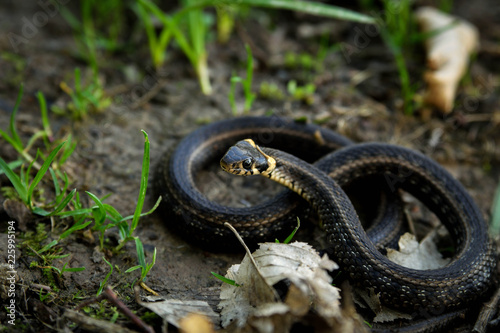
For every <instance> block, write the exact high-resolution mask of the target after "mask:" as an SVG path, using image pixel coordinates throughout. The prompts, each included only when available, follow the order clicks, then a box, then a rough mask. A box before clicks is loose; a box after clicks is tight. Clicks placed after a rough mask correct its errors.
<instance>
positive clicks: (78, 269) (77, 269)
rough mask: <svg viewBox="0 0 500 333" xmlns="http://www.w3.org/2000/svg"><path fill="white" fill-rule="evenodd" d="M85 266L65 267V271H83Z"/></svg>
mask: <svg viewBox="0 0 500 333" xmlns="http://www.w3.org/2000/svg"><path fill="white" fill-rule="evenodd" d="M84 270H85V267H73V268H64V271H63V273H64V272H81V271H84Z"/></svg>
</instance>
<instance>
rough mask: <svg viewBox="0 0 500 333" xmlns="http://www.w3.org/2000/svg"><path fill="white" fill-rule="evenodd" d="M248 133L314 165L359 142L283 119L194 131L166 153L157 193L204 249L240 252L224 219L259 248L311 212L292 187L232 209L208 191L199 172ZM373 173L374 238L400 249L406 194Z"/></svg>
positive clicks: (173, 219) (168, 214)
mask: <svg viewBox="0 0 500 333" xmlns="http://www.w3.org/2000/svg"><path fill="white" fill-rule="evenodd" d="M245 138H252V139H253V140H254V141H256V142H258V143H260V144H263V145H264V144H265V145H268V146H271V147H274V148H278V149H282V150H286V149H288V150H289V151H291V152H292V153H294V154H295V155H297V156H299V157H301V158H303V159H304V160H306V161H308V162H315V161H317V160H319V159H320V158H322V157H325V156H327V155H328V153H330V152H332V151H335V150H338V149H340V148H342V147H345V146H349V145H352V144H353V142H352V141H351V140H349V139H347V138H346V137H344V136H342V135H340V134H338V133H337V132H335V131H332V130H329V129H327V128H325V127H322V126H319V125H315V124H306V123H301V122H297V121H294V120H293V119H289V118H284V117H279V116H271V117H264V116H262V117H255V116H244V117H237V118H233V119H226V120H222V121H218V122H214V123H211V124H208V125H205V126H202V127H200V128H199V129H197V130H195V131H193V132H192V133H190V134H189V135H188V136H186V137H185V138H183V139H182V140H181V141H180V142H179V143H178V144H177V145H176V146H175V149H171V150H170V151H168V152H167V153H166V154H164V155H163V156H162V158H161V159H160V161H159V162H158V166H157V169H156V175H155V177H154V179H155V181H154V183H153V185H154V188H155V192H156V193H157V194H158V195H161V196H162V197H163V200H162V205H161V208H162V212H163V214H164V215H165V218H166V219H167V220H168V225H169V226H170V227H171V228H172V229H173V230H174V231H176V232H177V233H178V234H180V235H181V236H183V237H184V238H186V239H188V240H189V241H190V242H191V243H193V244H195V245H197V246H199V247H201V248H203V249H207V250H210V251H217V252H218V251H225V252H230V251H233V250H234V251H237V250H238V249H240V244H239V242H238V241H237V239H236V238H235V237H234V235H233V233H232V232H231V231H229V230H228V229H227V228H226V227H224V222H230V223H231V224H232V225H233V226H234V227H235V228H236V229H237V230H238V232H239V233H240V235H241V236H242V238H243V239H244V240H245V242H247V245H249V246H252V244H254V245H255V244H257V243H259V242H264V241H269V240H270V238H269V237H270V235H272V236H273V237H275V238H279V237H280V236H283V237H286V236H287V235H288V234H289V233H290V232H291V230H293V228H294V227H295V226H296V224H297V220H296V219H297V216H303V214H302V213H303V212H304V211H307V206H305V205H303V204H302V203H301V202H300V197H299V196H297V195H296V194H295V193H293V192H292V191H290V190H286V191H283V192H281V193H279V194H278V195H276V196H275V197H273V198H269V199H268V200H265V201H264V202H261V203H258V204H255V205H253V206H250V207H228V206H225V205H222V204H220V203H218V202H214V201H211V200H209V199H208V198H207V197H206V196H205V195H204V194H203V193H202V192H201V191H200V189H199V186H198V185H197V182H196V175H197V174H199V173H200V172H201V171H202V170H203V169H205V168H207V166H208V165H211V164H213V163H218V161H219V160H220V157H221V156H222V155H223V154H224V152H225V151H226V150H227V149H228V148H229V147H230V146H231V145H233V144H234V142H236V141H238V140H242V139H245ZM321 163H322V164H321V166H319V168H321V169H322V170H323V171H324V172H326V173H332V176H333V177H335V179H337V181H338V182H341V183H342V186H343V187H344V188H349V186H350V185H353V184H354V182H345V181H343V179H346V180H347V179H348V178H346V177H343V173H342V172H337V171H336V170H334V169H333V168H331V167H330V166H331V165H333V164H332V163H330V161H329V158H324V159H323V160H322V162H321ZM333 172H335V174H333ZM367 178H368V177H361V179H360V181H362V183H361V185H362V186H361V191H362V192H363V194H366V192H368V193H369V194H371V197H370V196H368V200H367V199H365V200H364V201H363V203H367V202H368V203H371V204H372V205H373V206H378V207H380V208H379V209H374V210H372V211H373V212H372V213H371V214H370V216H369V217H367V220H369V222H368V223H369V224H370V228H369V229H368V230H367V232H368V234H369V237H370V238H371V239H372V241H373V242H374V243H375V244H376V246H377V248H378V249H383V248H385V247H395V245H396V244H397V235H400V234H401V233H402V231H403V230H404V228H405V226H404V223H405V221H404V212H403V211H402V208H401V207H402V203H401V198H400V196H399V194H398V193H395V192H393V191H390V189H388V188H387V186H386V182H385V180H384V179H382V178H380V177H379V178H378V179H377V178H375V179H373V178H372V179H367ZM349 179H350V178H349ZM365 180H367V181H368V182H365ZM366 184H368V185H366ZM354 185H355V184H354ZM355 192H359V191H355ZM353 195H355V196H356V195H357V194H356V193H353ZM357 196H358V197H359V195H357ZM374 198H375V199H374ZM365 205H366V204H365ZM306 215H307V214H306ZM271 240H274V238H272V239H271Z"/></svg>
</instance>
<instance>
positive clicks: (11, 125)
mask: <svg viewBox="0 0 500 333" xmlns="http://www.w3.org/2000/svg"><path fill="white" fill-rule="evenodd" d="M23 92H24V84H21V86H20V87H19V93H18V94H17V100H16V104H15V105H14V109H13V110H12V114H11V115H10V123H9V128H10V135H11V136H12V139H13V141H14V142H15V145H14V148H16V150H17V151H18V152H20V150H23V143H22V141H21V138H20V137H19V135H18V134H17V130H16V122H15V119H16V114H17V111H18V110H19V106H20V105H21V98H22V97H23Z"/></svg>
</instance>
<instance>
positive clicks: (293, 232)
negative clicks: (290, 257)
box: [283, 217, 300, 244]
mask: <svg viewBox="0 0 500 333" xmlns="http://www.w3.org/2000/svg"><path fill="white" fill-rule="evenodd" d="M299 228H300V219H299V218H298V217H297V226H296V227H295V229H293V231H292V233H291V234H290V235H288V237H287V238H286V239H285V241H284V242H283V243H285V244H288V243H290V242H291V241H292V239H293V236H295V233H296V232H297V230H299Z"/></svg>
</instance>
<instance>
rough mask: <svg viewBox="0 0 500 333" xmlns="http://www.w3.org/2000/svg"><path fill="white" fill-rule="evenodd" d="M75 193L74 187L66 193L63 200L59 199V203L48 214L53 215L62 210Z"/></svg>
mask: <svg viewBox="0 0 500 333" xmlns="http://www.w3.org/2000/svg"><path fill="white" fill-rule="evenodd" d="M75 193H76V188H75V189H73V190H72V191H71V192H69V193H68V195H67V196H66V197H65V198H64V200H63V201H61V202H60V203H59V205H57V207H56V208H55V209H54V210H53V211H52V212H51V213H50V215H51V216H52V215H55V214H57V213H59V212H60V211H62V210H63V209H64V208H65V207H66V206H67V205H68V204H69V203H70V201H71V200H72V199H73V197H74V196H75Z"/></svg>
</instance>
